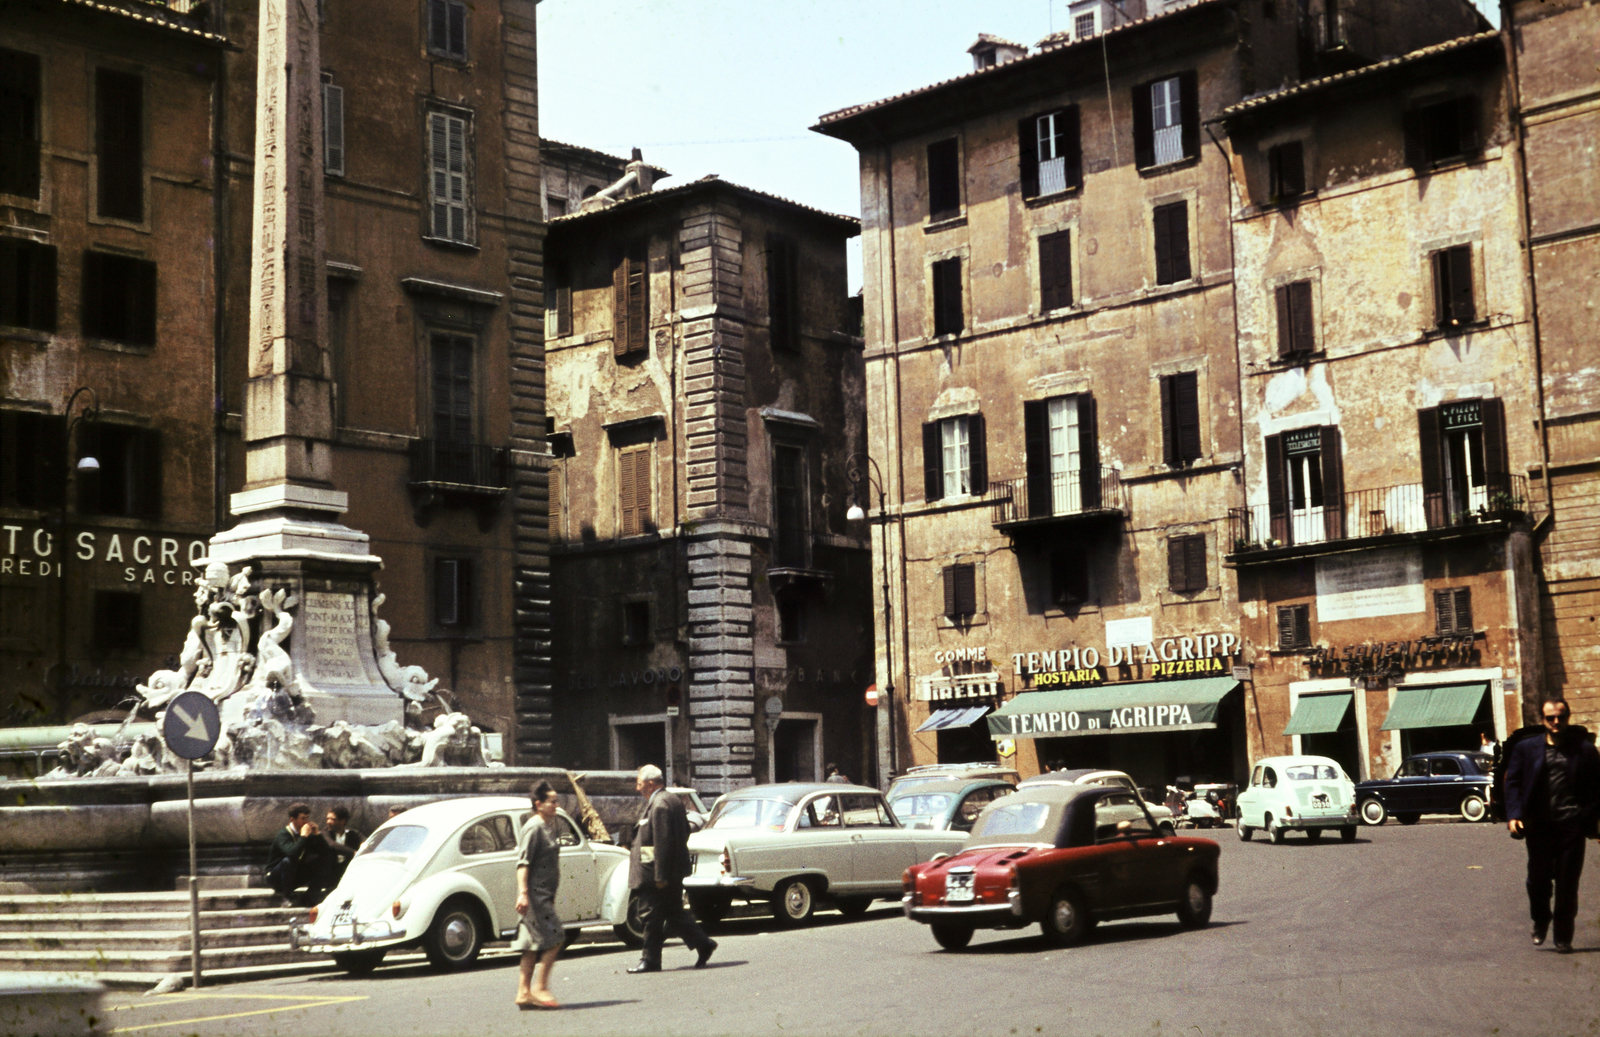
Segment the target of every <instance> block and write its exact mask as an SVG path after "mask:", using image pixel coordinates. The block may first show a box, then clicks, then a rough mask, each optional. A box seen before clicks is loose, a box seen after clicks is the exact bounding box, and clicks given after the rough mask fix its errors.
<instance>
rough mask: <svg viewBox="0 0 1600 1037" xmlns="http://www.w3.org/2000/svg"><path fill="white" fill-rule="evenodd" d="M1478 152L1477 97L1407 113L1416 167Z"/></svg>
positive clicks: (1410, 156) (1410, 150)
mask: <svg viewBox="0 0 1600 1037" xmlns="http://www.w3.org/2000/svg"><path fill="white" fill-rule="evenodd" d="M1478 149H1479V138H1478V99H1477V98H1476V97H1472V96H1464V97H1452V98H1450V99H1449V100H1446V101H1438V102H1435V103H1433V104H1430V105H1425V106H1423V107H1421V108H1417V109H1414V110H1412V111H1410V112H1407V113H1406V152H1407V158H1408V159H1409V161H1410V164H1411V165H1412V166H1417V167H1427V166H1433V165H1437V164H1439V163H1441V162H1451V161H1455V160H1457V159H1464V158H1471V157H1472V156H1473V155H1475V154H1477V152H1478Z"/></svg>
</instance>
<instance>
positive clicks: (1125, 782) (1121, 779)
mask: <svg viewBox="0 0 1600 1037" xmlns="http://www.w3.org/2000/svg"><path fill="white" fill-rule="evenodd" d="M1038 785H1103V786H1105V787H1106V788H1120V789H1127V790H1128V791H1129V792H1132V793H1133V794H1134V795H1135V796H1136V797H1138V799H1139V801H1140V802H1141V803H1143V804H1144V808H1145V809H1146V810H1148V811H1150V816H1151V817H1153V818H1155V821H1156V825H1157V826H1158V827H1159V828H1160V829H1161V831H1162V832H1164V833H1165V834H1167V835H1175V834H1177V830H1178V823H1177V819H1176V818H1175V817H1173V814H1172V809H1171V808H1170V807H1168V806H1166V805H1165V804H1164V803H1152V802H1150V800H1149V799H1147V798H1146V797H1145V795H1144V793H1142V792H1140V791H1139V786H1137V785H1135V784H1134V783H1133V779H1132V778H1130V777H1129V776H1128V775H1127V774H1125V773H1123V772H1122V771H1113V770H1106V769H1105V768H1103V767H1078V768H1075V769H1073V770H1065V771H1046V772H1045V773H1043V774H1041V775H1039V776H1038V777H1035V778H1029V779H1027V780H1026V781H1024V782H1023V783H1022V784H1021V785H1020V786H1018V787H1019V788H1029V787H1033V786H1038Z"/></svg>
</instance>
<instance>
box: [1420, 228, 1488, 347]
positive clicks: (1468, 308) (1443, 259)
mask: <svg viewBox="0 0 1600 1037" xmlns="http://www.w3.org/2000/svg"><path fill="white" fill-rule="evenodd" d="M1430 258H1431V260H1432V265H1433V312H1434V322H1435V326H1436V327H1438V328H1439V330H1441V331H1449V330H1451V329H1452V328H1458V327H1460V326H1461V325H1463V324H1471V323H1472V322H1473V321H1475V320H1477V319H1478V307H1477V303H1476V302H1475V300H1474V298H1473V292H1472V246H1471V245H1457V246H1455V247H1454V248H1446V249H1440V250H1439V251H1438V252H1435V253H1434V254H1433V255H1432V257H1430Z"/></svg>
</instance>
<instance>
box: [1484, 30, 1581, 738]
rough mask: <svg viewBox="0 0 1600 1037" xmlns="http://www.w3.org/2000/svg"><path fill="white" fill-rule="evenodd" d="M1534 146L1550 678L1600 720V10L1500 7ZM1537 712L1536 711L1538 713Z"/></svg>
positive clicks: (1529, 162) (1525, 151) (1527, 143)
mask: <svg viewBox="0 0 1600 1037" xmlns="http://www.w3.org/2000/svg"><path fill="white" fill-rule="evenodd" d="M1503 11H1504V14H1503V27H1504V29H1505V31H1506V33H1507V37H1508V39H1507V43H1508V46H1509V51H1508V53H1509V55H1510V58H1509V60H1510V65H1511V69H1512V72H1513V76H1512V89H1513V91H1514V97H1515V98H1516V102H1517V108H1516V116H1517V118H1516V127H1517V131H1518V133H1519V135H1520V138H1521V145H1522V157H1523V177H1524V183H1523V199H1524V203H1525V205H1526V209H1525V212H1524V214H1523V215H1524V220H1525V225H1524V229H1523V232H1522V233H1523V234H1525V235H1526V241H1527V251H1528V265H1529V267H1530V269H1531V271H1532V274H1533V281H1532V290H1533V320H1534V326H1535V329H1536V332H1537V336H1538V337H1537V343H1538V366H1539V370H1538V375H1539V379H1540V380H1539V387H1540V390H1541V392H1542V399H1541V401H1540V413H1539V414H1538V415H1536V417H1537V419H1538V421H1539V424H1538V426H1537V428H1538V431H1539V442H1538V447H1539V449H1540V451H1541V452H1542V454H1541V456H1540V457H1539V458H1537V459H1536V461H1535V464H1534V465H1533V468H1532V471H1531V474H1532V476H1533V478H1534V480H1535V484H1536V485H1537V486H1538V487H1539V488H1540V490H1541V492H1542V493H1543V494H1544V495H1545V496H1546V497H1547V499H1548V500H1549V501H1550V505H1551V509H1550V521H1549V523H1548V525H1545V526H1541V527H1540V529H1539V531H1538V532H1539V534H1540V540H1539V560H1540V562H1541V563H1542V564H1541V573H1542V576H1543V581H1544V586H1543V624H1542V633H1543V636H1544V640H1545V679H1546V689H1547V691H1548V692H1549V693H1550V694H1553V695H1554V694H1559V695H1560V696H1562V697H1564V698H1565V699H1566V700H1567V701H1568V702H1569V703H1571V705H1572V711H1573V721H1574V722H1575V723H1580V724H1587V725H1588V726H1589V728H1590V730H1594V729H1595V728H1596V727H1600V620H1597V616H1600V405H1597V403H1596V401H1597V400H1600V366H1597V364H1596V362H1595V358H1596V354H1597V350H1596V347H1595V342H1594V329H1595V314H1596V312H1597V310H1600V190H1597V188H1596V184H1597V183H1600V109H1597V108H1596V107H1595V97H1596V94H1597V91H1600V65H1597V64H1596V61H1595V41H1596V40H1597V39H1600V8H1597V7H1596V6H1595V5H1594V4H1592V3H1582V2H1579V0H1551V2H1546V3H1538V2H1532V0H1526V2H1524V0H1519V2H1514V3H1507V4H1505V5H1504V7H1503ZM1536 717H1537V712H1535V713H1534V714H1533V715H1530V716H1528V720H1529V721H1530V722H1533V721H1535V720H1536Z"/></svg>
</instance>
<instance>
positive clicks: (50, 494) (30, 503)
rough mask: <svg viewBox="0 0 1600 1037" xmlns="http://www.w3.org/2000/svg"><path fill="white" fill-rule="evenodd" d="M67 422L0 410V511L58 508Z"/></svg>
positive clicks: (64, 469) (64, 474)
mask: <svg viewBox="0 0 1600 1037" xmlns="http://www.w3.org/2000/svg"><path fill="white" fill-rule="evenodd" d="M66 437H67V421H66V418H65V417H63V416H62V415H59V414H38V413H35V412H32V411H14V410H0V508H39V509H44V508H59V507H60V506H61V504H62V498H63V496H64V490H65V487H66V484H67V463H66V459H67V441H66Z"/></svg>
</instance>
